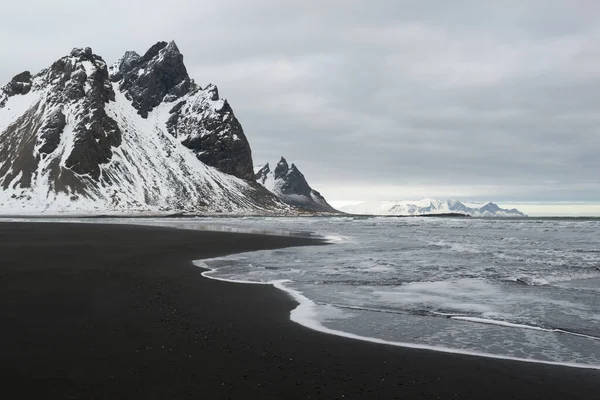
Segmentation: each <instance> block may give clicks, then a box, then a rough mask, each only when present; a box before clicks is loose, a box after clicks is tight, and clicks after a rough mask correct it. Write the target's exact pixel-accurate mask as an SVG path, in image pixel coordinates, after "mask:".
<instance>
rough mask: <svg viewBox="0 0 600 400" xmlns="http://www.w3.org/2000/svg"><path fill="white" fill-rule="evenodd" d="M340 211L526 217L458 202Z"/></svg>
mask: <svg viewBox="0 0 600 400" xmlns="http://www.w3.org/2000/svg"><path fill="white" fill-rule="evenodd" d="M340 211H343V212H346V213H349V214H361V215H427V214H450V213H457V214H465V215H470V216H472V217H526V216H527V215H525V214H524V213H522V212H520V211H519V210H517V209H515V208H513V209H512V210H508V209H505V208H500V207H499V206H498V205H497V204H495V203H492V202H487V203H474V202H465V203H463V202H460V201H458V200H433V199H423V200H419V201H376V202H365V203H359V204H356V205H351V206H344V207H341V208H340Z"/></svg>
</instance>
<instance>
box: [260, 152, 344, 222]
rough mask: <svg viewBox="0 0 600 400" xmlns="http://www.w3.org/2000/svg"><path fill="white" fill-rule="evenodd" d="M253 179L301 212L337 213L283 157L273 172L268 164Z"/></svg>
mask: <svg viewBox="0 0 600 400" xmlns="http://www.w3.org/2000/svg"><path fill="white" fill-rule="evenodd" d="M255 179H256V181H257V182H258V183H260V184H261V185H263V186H265V187H266V188H267V189H268V190H270V191H272V192H273V193H274V194H275V195H276V196H278V197H279V198H280V199H281V200H282V201H283V202H285V203H287V204H290V205H292V206H294V207H297V208H299V209H301V210H305V211H312V212H332V213H336V212H338V211H337V210H335V209H334V208H333V207H331V206H330V205H329V204H328V203H327V201H326V200H325V198H324V197H323V196H322V195H321V194H320V193H319V192H317V191H316V190H314V189H313V188H311V187H310V185H309V184H308V182H307V181H306V178H305V177H304V175H303V174H302V172H300V170H299V169H298V168H297V167H296V166H295V165H294V164H292V165H291V167H290V166H289V165H288V163H287V161H286V159H285V158H283V157H281V160H280V161H279V162H278V163H277V166H276V167H275V170H274V171H271V168H270V166H269V164H265V165H264V166H263V167H262V168H261V169H260V170H259V171H258V172H256V174H255Z"/></svg>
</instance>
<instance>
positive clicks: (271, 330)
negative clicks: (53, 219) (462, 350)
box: [0, 222, 600, 399]
mask: <svg viewBox="0 0 600 400" xmlns="http://www.w3.org/2000/svg"><path fill="white" fill-rule="evenodd" d="M0 239H1V240H0V252H1V253H0V254H2V255H3V257H2V262H1V263H0V276H2V279H0V325H1V326H2V327H3V329H2V330H0V339H2V340H1V341H0V343H2V348H1V349H0V354H2V355H1V356H0V357H1V360H2V364H1V365H2V366H1V367H0V374H2V375H1V376H2V377H3V381H4V385H3V387H2V389H0V393H4V395H5V396H6V397H7V398H15V397H17V398H32V397H37V398H39V397H43V398H65V397H71V398H139V397H146V398H181V397H186V396H191V395H194V396H204V397H208V398H248V397H262V398H281V397H289V398H307V397H311V398H340V397H342V395H344V396H345V397H359V398H360V397H362V398H376V397H380V398H394V397H421V398H429V397H433V398H436V397H440V398H456V397H459V398H499V399H500V398H507V397H512V398H528V399H531V398H541V397H543V398H547V399H548V398H593V397H594V396H596V395H597V392H598V390H600V373H599V372H598V371H595V370H588V369H574V368H567V367H560V366H550V365H543V364H526V363H521V362H514V361H508V360H498V359H490V358H483V357H473V356H467V355H459V354H449V353H440V352H434V351H427V350H415V349H410V348H403V347H394V346H389V345H384V344H377V343H369V342H365V341H362V340H354V339H348V338H343V337H338V336H334V335H330V334H324V333H320V332H317V331H314V330H311V329H309V328H306V327H303V326H301V325H298V324H296V323H295V322H293V321H291V320H290V312H291V311H292V310H293V309H294V308H296V307H297V304H296V301H295V300H294V299H293V298H291V297H290V296H289V295H287V294H284V293H283V292H282V291H280V290H279V289H277V288H275V287H272V288H269V287H266V286H265V285H247V284H241V283H227V282H219V281H216V280H214V279H206V278H205V277H203V276H202V274H201V273H200V271H199V270H198V267H197V266H195V265H194V264H193V263H192V260H199V259H206V258H215V257H217V256H223V255H226V254H233V253H239V252H244V251H252V250H261V249H275V248H280V247H287V246H294V245H303V244H304V245H306V244H318V242H317V241H315V240H313V239H308V238H297V237H277V236H261V235H247V234H237V233H222V232H200V231H186V230H176V229H171V228H156V227H146V226H136V225H105V224H56V223H47V222H44V223H39V224H36V223H8V222H2V223H0Z"/></svg>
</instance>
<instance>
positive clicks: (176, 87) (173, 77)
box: [0, 42, 291, 214]
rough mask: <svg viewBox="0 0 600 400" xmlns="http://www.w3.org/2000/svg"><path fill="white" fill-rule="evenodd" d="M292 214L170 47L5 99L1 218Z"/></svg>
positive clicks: (92, 58)
mask: <svg viewBox="0 0 600 400" xmlns="http://www.w3.org/2000/svg"><path fill="white" fill-rule="evenodd" d="M113 210H114V211H119V210H122V211H133V210H149V211H159V210H173V211H175V210H176V211H191V212H235V213H249V212H251V213H262V212H289V211H291V208H290V207H289V206H288V205H286V204H285V203H283V202H281V201H280V200H279V199H278V198H277V197H276V196H274V195H273V194H272V193H270V192H269V191H267V190H265V189H264V187H263V186H261V185H259V184H257V183H256V182H255V181H254V170H253V164H252V153H251V150H250V145H249V143H248V141H247V139H246V137H245V135H244V132H243V130H242V127H241V125H240V123H239V122H238V120H237V119H236V117H235V116H234V114H233V110H232V109H231V107H230V105H229V104H228V102H227V101H226V100H223V99H220V98H219V94H218V91H217V88H216V87H215V86H213V85H208V86H207V87H205V88H202V87H200V86H199V85H197V84H195V83H194V81H193V80H192V79H190V77H189V75H188V73H187V70H186V67H185V65H184V63H183V56H182V55H181V53H180V52H179V50H178V48H177V46H176V45H175V43H174V42H171V43H166V42H159V43H157V44H156V45H154V46H152V47H151V48H150V49H149V50H148V51H147V52H146V53H145V54H144V55H143V56H140V55H138V54H137V53H135V52H127V53H126V54H125V56H124V57H123V58H122V59H121V60H119V61H118V62H117V63H115V64H114V65H113V66H111V67H110V68H109V67H108V66H107V64H106V63H105V62H104V60H103V59H102V58H101V57H99V56H97V55H95V54H93V53H92V50H91V49H90V48H84V49H74V50H73V51H72V52H71V53H70V54H69V55H67V56H65V57H63V58H61V59H60V60H58V61H56V62H55V63H53V64H52V65H51V66H50V67H49V68H47V69H45V70H43V71H41V72H39V73H38V74H36V75H33V76H32V75H31V74H30V73H29V72H23V73H21V74H19V75H17V76H15V77H14V78H13V79H12V80H11V82H9V83H8V84H7V85H6V86H4V87H3V88H2V89H0V213H3V214H6V213H13V212H31V213H37V212H61V211H82V212H88V211H113Z"/></svg>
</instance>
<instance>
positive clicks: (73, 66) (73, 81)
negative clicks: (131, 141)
mask: <svg viewBox="0 0 600 400" xmlns="http://www.w3.org/2000/svg"><path fill="white" fill-rule="evenodd" d="M71 57H72V58H71V59H70V60H69V59H66V58H63V59H61V60H59V61H58V62H56V63H54V65H53V66H52V67H51V73H50V76H51V77H54V76H56V77H58V79H59V82H60V83H61V84H62V85H64V86H62V87H63V90H62V91H60V90H59V91H57V93H56V94H57V95H56V99H55V100H56V101H57V102H58V103H59V104H60V102H67V103H68V102H74V101H79V104H78V107H76V114H75V121H76V123H75V127H74V133H75V139H74V143H73V149H72V151H71V154H70V155H69V157H68V158H67V160H66V163H65V165H66V167H67V168H70V169H71V170H72V171H74V172H76V173H77V174H80V175H86V174H88V175H90V176H91V178H92V179H95V180H97V179H99V177H100V164H104V163H106V162H108V161H110V159H111V157H112V150H111V148H112V147H115V146H119V145H120V144H121V131H120V129H119V126H118V125H117V122H116V121H114V120H113V119H111V118H110V117H109V116H108V115H107V114H106V111H105V104H106V103H107V102H109V101H111V100H114V99H115V93H114V91H113V89H112V85H111V82H110V79H109V76H108V68H107V65H106V63H105V62H104V61H103V60H102V59H101V58H100V57H98V56H96V55H94V54H93V53H92V50H91V49H90V48H89V47H88V48H85V49H74V50H73V51H72V52H71ZM73 59H74V60H75V61H74V62H73V61H72V60H73ZM84 63H87V67H86V66H85V65H84ZM88 73H89V74H90V75H89V76H88ZM60 88H61V87H60V86H59V89H60ZM54 136H57V134H56V133H54Z"/></svg>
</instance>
